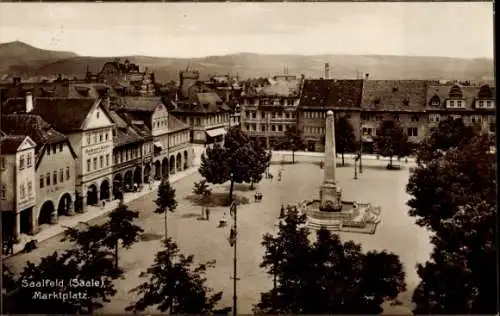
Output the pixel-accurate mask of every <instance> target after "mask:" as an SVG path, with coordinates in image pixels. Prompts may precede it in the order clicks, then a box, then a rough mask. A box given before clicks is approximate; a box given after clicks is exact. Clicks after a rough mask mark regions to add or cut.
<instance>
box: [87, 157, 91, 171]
mask: <svg viewBox="0 0 500 316" xmlns="http://www.w3.org/2000/svg"><path fill="white" fill-rule="evenodd" d="M89 171H90V159H87V172H89Z"/></svg>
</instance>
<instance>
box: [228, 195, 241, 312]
mask: <svg viewBox="0 0 500 316" xmlns="http://www.w3.org/2000/svg"><path fill="white" fill-rule="evenodd" d="M229 212H230V214H231V216H232V217H233V227H232V228H231V234H230V236H229V238H230V243H231V246H233V277H232V279H233V315H234V316H236V315H237V314H238V295H237V282H238V280H239V279H238V270H237V268H238V256H237V254H238V252H237V250H236V246H237V240H238V226H237V223H238V221H237V216H238V215H237V214H238V211H237V206H236V203H235V202H233V203H231V207H230V210H229Z"/></svg>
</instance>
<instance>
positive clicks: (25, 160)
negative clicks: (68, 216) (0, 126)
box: [0, 134, 36, 240]
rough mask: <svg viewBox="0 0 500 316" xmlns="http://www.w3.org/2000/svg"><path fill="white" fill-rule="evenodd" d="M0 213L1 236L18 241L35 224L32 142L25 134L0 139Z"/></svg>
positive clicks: (31, 229) (33, 150)
mask: <svg viewBox="0 0 500 316" xmlns="http://www.w3.org/2000/svg"><path fill="white" fill-rule="evenodd" d="M0 146H1V150H2V151H1V155H0V210H1V211H2V234H3V237H4V238H5V237H13V238H14V239H16V240H17V239H18V237H19V236H20V234H29V233H32V232H33V227H34V226H35V222H36V214H34V207H35V205H36V189H35V185H36V178H35V147H36V144H35V142H34V141H33V140H32V139H31V138H30V137H29V136H26V135H5V134H3V135H2V136H1V137H0Z"/></svg>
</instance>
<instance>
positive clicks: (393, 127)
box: [375, 120, 409, 168]
mask: <svg viewBox="0 0 500 316" xmlns="http://www.w3.org/2000/svg"><path fill="white" fill-rule="evenodd" d="M375 146H376V148H377V151H378V154H380V155H381V156H383V157H389V165H388V168H392V157H394V156H398V157H402V156H404V155H406V154H407V153H408V152H409V144H408V135H406V134H405V132H404V130H403V128H402V127H401V126H399V124H398V123H397V122H396V121H393V120H385V121H383V122H381V123H380V126H379V128H378V129H377V136H376V137H375Z"/></svg>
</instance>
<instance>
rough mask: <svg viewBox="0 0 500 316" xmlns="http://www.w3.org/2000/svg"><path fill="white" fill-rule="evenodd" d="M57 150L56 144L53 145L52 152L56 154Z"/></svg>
mask: <svg viewBox="0 0 500 316" xmlns="http://www.w3.org/2000/svg"><path fill="white" fill-rule="evenodd" d="M56 151H57V148H56V145H52V153H53V154H55V153H56Z"/></svg>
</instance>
